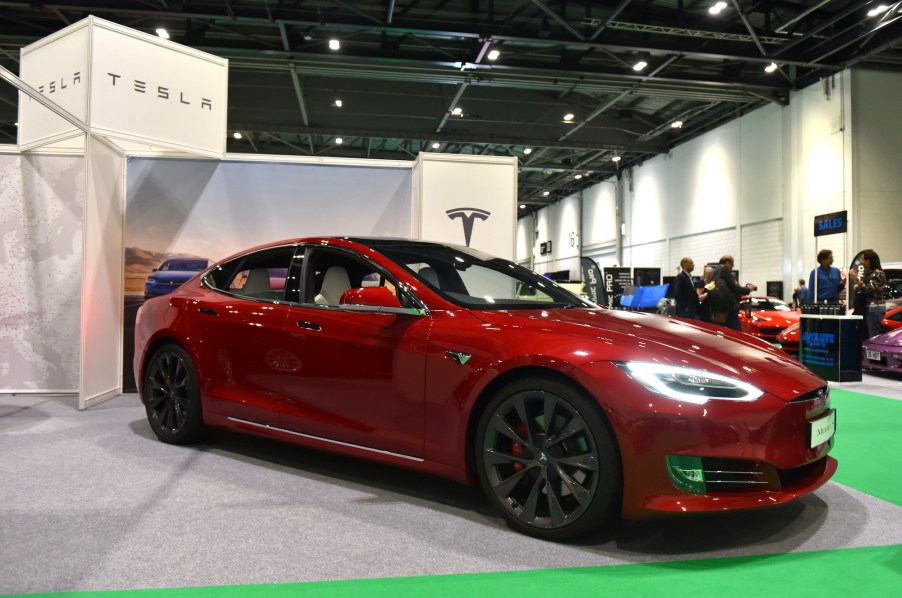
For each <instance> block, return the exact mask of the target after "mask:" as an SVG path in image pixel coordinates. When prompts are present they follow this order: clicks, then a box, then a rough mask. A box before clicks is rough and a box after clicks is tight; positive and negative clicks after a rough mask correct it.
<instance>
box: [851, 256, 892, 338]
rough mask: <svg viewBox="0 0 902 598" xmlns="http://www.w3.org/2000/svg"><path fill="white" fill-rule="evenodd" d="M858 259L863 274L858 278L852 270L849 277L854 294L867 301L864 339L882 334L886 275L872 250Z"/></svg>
mask: <svg viewBox="0 0 902 598" xmlns="http://www.w3.org/2000/svg"><path fill="white" fill-rule="evenodd" d="M860 259H861V265H862V267H863V268H864V272H863V273H862V274H861V275H860V276H859V274H858V272H856V271H855V269H854V268H853V269H852V270H849V277H850V278H851V279H852V281H853V282H854V283H855V292H856V293H860V294H861V295H862V296H863V297H864V300H865V301H867V312H866V313H865V314H864V324H865V338H871V337H872V336H876V335H878V334H881V333H882V332H883V327H882V326H881V325H880V320H882V319H883V315H884V314H885V313H886V300H885V299H884V297H883V288H884V287H885V286H886V273H885V272H884V271H883V268H882V266H881V265H880V256H878V255H877V252H876V251H874V250H873V249H865V250H864V251H862V252H861V257H860Z"/></svg>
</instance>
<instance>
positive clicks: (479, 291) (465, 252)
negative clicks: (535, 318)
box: [361, 240, 596, 310]
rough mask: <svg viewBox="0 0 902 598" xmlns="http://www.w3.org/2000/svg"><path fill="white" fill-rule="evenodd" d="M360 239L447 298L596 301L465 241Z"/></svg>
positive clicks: (488, 304)
mask: <svg viewBox="0 0 902 598" xmlns="http://www.w3.org/2000/svg"><path fill="white" fill-rule="evenodd" d="M361 242H362V243H365V244H367V245H369V246H371V247H373V248H374V249H376V250H377V251H380V252H381V253H383V254H384V255H385V256H387V257H388V258H390V259H391V260H392V261H394V262H395V263H397V264H398V265H400V266H402V267H403V268H405V269H406V270H407V271H408V272H410V273H411V274H413V275H414V276H415V277H416V278H417V279H418V280H420V281H421V282H423V283H424V284H426V285H427V286H428V287H429V288H431V289H432V290H434V291H435V292H436V293H438V294H439V295H441V296H442V297H444V298H445V299H447V300H449V301H451V302H452V303H456V304H457V305H460V306H463V307H468V308H475V309H493V310H506V309H545V308H568V307H596V306H594V305H593V304H591V303H589V302H587V301H583V300H582V299H580V298H579V297H577V296H576V295H574V294H573V293H571V292H570V291H567V290H566V289H564V288H562V287H560V286H558V285H557V284H555V283H554V282H553V281H551V280H549V279H547V278H544V277H542V276H539V275H538V274H536V273H534V272H532V271H531V270H529V269H527V268H524V267H523V266H519V265H517V264H515V263H513V262H509V261H507V260H503V259H500V258H495V257H492V256H489V255H486V254H483V253H481V252H478V251H474V250H472V249H469V248H466V247H454V246H446V245H438V244H431V243H409V242H392V241H370V240H363V241H361Z"/></svg>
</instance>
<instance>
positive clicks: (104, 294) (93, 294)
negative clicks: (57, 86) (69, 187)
mask: <svg viewBox="0 0 902 598" xmlns="http://www.w3.org/2000/svg"><path fill="white" fill-rule="evenodd" d="M85 161H86V170H87V173H86V175H87V176H86V181H87V185H86V190H85V198H86V201H85V216H84V239H83V240H84V274H83V277H82V299H81V301H82V308H81V330H82V335H81V342H82V352H81V355H82V357H81V360H82V361H81V389H80V391H79V398H78V404H79V408H82V409H83V408H85V407H87V406H89V405H91V404H93V403H96V402H99V401H102V400H104V399H107V398H109V397H111V396H113V395H116V394H118V393H119V392H120V390H121V387H122V381H121V376H120V372H121V371H122V368H121V363H122V341H121V339H122V336H121V326H122V301H121V297H122V240H123V237H122V219H123V216H124V214H123V212H122V207H123V205H124V193H125V189H124V187H123V183H124V177H123V165H124V163H125V161H124V158H123V157H122V156H120V155H119V154H118V153H117V152H116V151H114V150H113V149H111V148H110V147H109V146H107V145H106V144H105V143H104V142H103V141H101V140H100V139H98V138H94V137H90V138H89V139H88V140H87V155H86V158H85Z"/></svg>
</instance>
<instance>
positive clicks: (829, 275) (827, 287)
mask: <svg viewBox="0 0 902 598" xmlns="http://www.w3.org/2000/svg"><path fill="white" fill-rule="evenodd" d="M817 263H818V264H819V265H818V267H817V268H815V269H814V270H812V271H811V274H810V275H809V276H808V289H809V292H811V293H816V297H815V298H814V302H815V303H824V302H825V301H826V302H833V303H835V302H837V301H839V294H840V293H841V292H842V290H843V288H844V287H845V281H844V280H843V279H842V273H841V272H840V271H839V268H834V267H833V252H832V251H830V250H829V249H821V250H820V251H819V252H818V253H817ZM815 277H817V278H815ZM814 289H816V290H814Z"/></svg>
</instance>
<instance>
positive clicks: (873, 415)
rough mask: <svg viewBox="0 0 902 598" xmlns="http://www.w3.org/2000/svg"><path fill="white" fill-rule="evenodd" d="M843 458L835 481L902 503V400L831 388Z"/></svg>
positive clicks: (838, 455)
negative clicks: (901, 440)
mask: <svg viewBox="0 0 902 598" xmlns="http://www.w3.org/2000/svg"><path fill="white" fill-rule="evenodd" d="M830 397H831V403H832V404H833V406H834V407H836V410H837V411H836V446H834V447H833V450H832V451H831V452H830V454H831V455H833V456H834V457H836V459H837V460H838V461H839V470H838V471H837V472H836V475H835V476H833V481H835V482H838V483H840V484H843V485H845V486H849V487H851V488H855V489H856V490H860V491H861V492H864V493H866V494H870V495H871V496H876V497H877V498H880V499H883V500H885V501H887V502H891V503H893V504H895V505H900V506H902V474H900V472H902V447H900V444H899V439H900V438H902V401H898V400H894V399H886V398H883V397H875V396H871V395H866V394H861V393H857V392H850V391H848V390H842V389H836V388H832V389H830Z"/></svg>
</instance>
